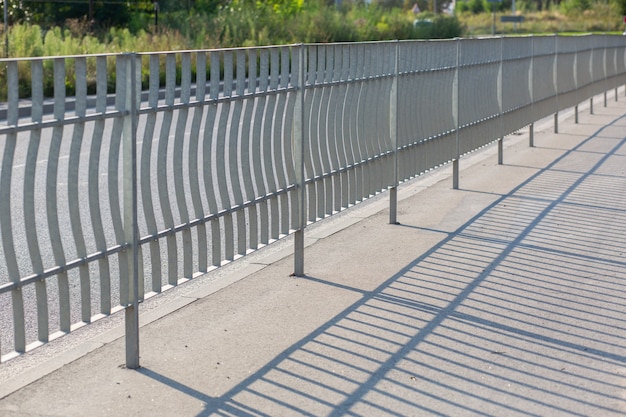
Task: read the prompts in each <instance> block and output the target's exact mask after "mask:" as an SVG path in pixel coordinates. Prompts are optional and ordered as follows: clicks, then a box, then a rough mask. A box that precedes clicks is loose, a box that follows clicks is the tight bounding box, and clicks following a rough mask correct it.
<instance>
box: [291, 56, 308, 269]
mask: <svg viewBox="0 0 626 417" xmlns="http://www.w3.org/2000/svg"><path fill="white" fill-rule="evenodd" d="M304 51H305V47H304V45H303V44H300V45H299V46H298V74H297V78H296V80H297V81H296V82H297V85H296V102H295V109H294V120H293V132H292V140H293V152H294V164H295V167H294V169H295V173H296V186H297V187H298V191H297V193H298V204H297V207H295V209H296V210H298V213H297V216H296V218H297V219H298V224H297V230H296V232H295V235H294V275H295V276H303V275H304V228H305V226H306V213H305V207H306V204H305V199H306V188H305V186H306V181H305V178H304V143H303V142H304V87H305V85H304Z"/></svg>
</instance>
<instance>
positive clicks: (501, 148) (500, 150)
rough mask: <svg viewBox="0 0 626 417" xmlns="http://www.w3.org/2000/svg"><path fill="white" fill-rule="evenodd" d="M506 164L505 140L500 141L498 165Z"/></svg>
mask: <svg viewBox="0 0 626 417" xmlns="http://www.w3.org/2000/svg"><path fill="white" fill-rule="evenodd" d="M503 163H504V138H500V139H498V165H502V164H503Z"/></svg>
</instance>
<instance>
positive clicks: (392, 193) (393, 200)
mask: <svg viewBox="0 0 626 417" xmlns="http://www.w3.org/2000/svg"><path fill="white" fill-rule="evenodd" d="M389 224H398V187H391V188H390V189H389Z"/></svg>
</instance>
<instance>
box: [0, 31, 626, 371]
mask: <svg viewBox="0 0 626 417" xmlns="http://www.w3.org/2000/svg"><path fill="white" fill-rule="evenodd" d="M1 63H2V65H3V66H4V67H5V68H3V69H2V70H3V71H5V72H4V75H5V80H4V81H5V82H6V85H7V89H8V95H7V103H6V106H5V108H4V109H2V108H0V115H2V116H0V117H2V119H1V120H0V154H1V155H2V162H1V165H0V237H1V239H2V245H1V248H0V258H1V259H3V260H4V262H3V263H0V317H1V319H0V353H1V354H2V361H5V360H8V359H10V358H12V357H14V356H16V355H19V354H20V353H22V352H25V351H27V350H29V349H31V348H33V347H36V346H38V345H41V344H43V343H46V342H48V341H50V340H51V339H53V338H56V337H58V336H60V335H63V334H65V333H67V332H70V331H71V330H73V329H75V328H77V327H80V326H83V325H85V324H88V323H91V322H93V321H94V320H97V319H99V318H102V317H106V316H108V315H110V314H112V313H114V312H116V311H119V310H125V312H126V324H127V357H126V361H127V365H128V366H129V367H136V366H138V365H139V355H138V349H139V345H138V336H137V335H138V321H137V313H138V303H139V302H140V301H141V300H144V299H146V298H147V297H150V296H152V295H154V294H157V293H159V292H161V291H163V290H165V289H167V288H169V287H172V286H176V285H178V284H180V283H182V282H184V281H186V280H189V279H192V278H193V277H195V276H197V275H199V274H203V273H206V272H207V271H210V270H212V269H214V268H217V267H219V266H221V265H223V264H224V263H225V262H229V261H232V260H234V259H236V258H238V257H240V256H244V255H246V254H247V253H249V252H251V251H254V250H256V249H258V248H260V247H262V246H264V245H267V244H269V243H271V242H273V241H275V240H277V239H280V238H282V237H284V236H286V235H289V234H291V233H295V239H294V241H295V251H294V252H295V264H294V269H295V273H296V274H302V273H303V271H304V253H303V252H304V244H303V238H304V230H305V227H306V225H307V224H309V223H311V222H315V221H317V220H319V219H322V218H325V217H327V216H330V215H332V214H334V213H337V212H339V211H342V210H344V209H346V208H348V207H350V206H352V205H354V204H357V203H358V202H360V201H363V200H364V199H367V198H369V197H371V196H373V195H376V194H378V193H380V192H381V191H384V190H391V193H390V207H391V210H390V212H391V214H390V221H392V222H394V221H395V217H396V213H395V207H396V198H397V189H396V187H397V185H398V184H400V183H401V182H403V181H406V180H408V179H410V178H413V177H416V176H418V175H420V174H422V173H425V172H427V171H429V170H431V169H434V168H437V167H439V166H441V165H443V164H446V163H449V162H453V164H454V165H453V167H454V174H453V175H454V185H455V187H457V186H458V161H459V159H460V158H461V157H462V156H463V155H465V154H467V153H469V152H471V151H474V150H476V149H478V148H480V147H483V146H485V145H487V144H489V143H491V142H493V141H499V142H500V143H501V140H502V138H503V137H504V136H505V135H506V134H509V133H511V132H514V131H516V130H518V129H520V128H522V127H524V126H527V125H532V123H533V122H534V121H536V120H538V119H540V118H543V117H545V116H547V115H550V114H556V113H557V112H558V111H560V110H562V109H565V108H568V107H571V106H575V105H577V104H578V103H580V102H581V101H583V100H586V99H588V98H589V97H592V96H593V95H595V94H598V93H600V92H603V91H606V90H608V89H611V88H617V86H618V85H621V84H624V83H625V82H626V42H625V39H624V38H623V37H621V36H595V35H590V36H582V37H558V36H546V37H516V38H487V39H458V40H448V41H401V42H381V43H357V44H324V45H288V46H277V47H267V48H246V49H232V50H208V51H204V50H203V51H181V52H162V53H145V54H116V55H96V56H71V57H51V58H29V59H5V60H1ZM48 96H49V98H48Z"/></svg>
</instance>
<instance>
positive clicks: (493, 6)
mask: <svg viewBox="0 0 626 417" xmlns="http://www.w3.org/2000/svg"><path fill="white" fill-rule="evenodd" d="M491 10H492V13H493V24H492V25H491V34H492V35H495V34H496V2H495V0H494V1H493V2H491Z"/></svg>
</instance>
